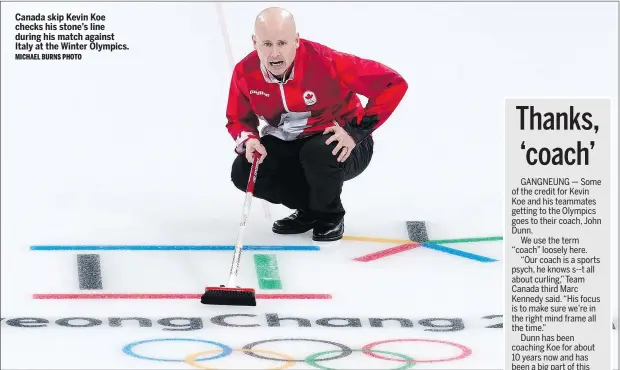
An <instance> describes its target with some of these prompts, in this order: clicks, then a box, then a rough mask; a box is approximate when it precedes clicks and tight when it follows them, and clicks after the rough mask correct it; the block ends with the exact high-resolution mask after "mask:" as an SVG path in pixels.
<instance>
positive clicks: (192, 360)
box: [185, 349, 295, 370]
mask: <svg viewBox="0 0 620 370" xmlns="http://www.w3.org/2000/svg"><path fill="white" fill-rule="evenodd" d="M232 351H233V352H251V353H263V354H267V355H276V356H280V357H282V358H283V359H284V360H286V362H285V363H284V365H282V366H280V367H273V368H271V369H267V370H277V369H288V368H289V367H291V366H293V365H295V359H294V358H292V357H291V356H289V355H285V354H284V353H280V352H275V351H264V350H259V349H233V350H232ZM218 352H222V350H220V349H210V350H208V351H202V352H196V353H191V354H190V355H189V356H187V357H185V362H187V363H188V364H190V365H192V366H193V367H195V368H198V369H206V370H217V369H216V368H214V367H207V366H203V365H200V364H199V363H197V362H196V360H197V359H198V357H200V356H202V355H207V354H209V353H218Z"/></svg>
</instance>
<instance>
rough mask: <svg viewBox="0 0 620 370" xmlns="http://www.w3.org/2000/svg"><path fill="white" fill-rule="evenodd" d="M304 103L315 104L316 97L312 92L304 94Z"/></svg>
mask: <svg viewBox="0 0 620 370" xmlns="http://www.w3.org/2000/svg"><path fill="white" fill-rule="evenodd" d="M304 102H305V103H306V105H312V104H314V103H316V95H314V93H313V92H312V91H306V92H304Z"/></svg>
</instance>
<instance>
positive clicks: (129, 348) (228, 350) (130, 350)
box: [123, 338, 232, 362]
mask: <svg viewBox="0 0 620 370" xmlns="http://www.w3.org/2000/svg"><path fill="white" fill-rule="evenodd" d="M166 341H180V342H200V343H209V344H213V345H216V346H218V347H220V348H221V349H222V350H223V351H222V353H220V354H219V355H215V356H211V357H203V358H197V359H196V361H207V360H215V359H217V358H221V357H226V356H228V355H230V354H231V353H232V348H230V347H228V346H227V345H225V344H223V343H219V342H211V341H208V340H202V339H189V338H162V339H147V340H141V341H139V342H133V343H129V344H127V345H126V346H124V347H123V352H124V353H125V354H126V355H129V356H131V357H135V358H139V359H141V360H151V361H163V362H185V360H184V359H181V360H175V359H168V358H154V357H147V356H142V355H139V354H137V353H135V352H134V351H133V348H134V347H135V346H138V345H140V344H144V343H151V342H166Z"/></svg>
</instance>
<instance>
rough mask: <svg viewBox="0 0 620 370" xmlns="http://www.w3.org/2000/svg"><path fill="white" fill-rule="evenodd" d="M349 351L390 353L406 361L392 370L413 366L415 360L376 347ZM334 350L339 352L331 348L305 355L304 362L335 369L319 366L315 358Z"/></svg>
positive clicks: (319, 367) (327, 369) (318, 366)
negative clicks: (330, 349)
mask: <svg viewBox="0 0 620 370" xmlns="http://www.w3.org/2000/svg"><path fill="white" fill-rule="evenodd" d="M351 351H353V352H372V353H383V354H384V355H392V356H396V357H400V358H402V359H403V360H405V361H407V363H406V364H404V365H403V366H401V367H397V368H395V369H393V370H405V369H409V368H411V367H413V365H414V363H415V360H414V359H413V358H411V357H409V356H407V355H403V354H402V353H396V352H388V351H380V350H378V349H371V350H368V349H351ZM336 352H340V351H339V350H337V349H336V350H332V351H324V352H318V353H315V354H312V355H310V356H308V357H306V363H307V364H308V365H310V366H314V367H316V368H317V369H323V370H337V369H332V368H330V367H325V366H321V365H319V364H317V363H316V359H317V357H321V356H322V355H326V354H328V353H336Z"/></svg>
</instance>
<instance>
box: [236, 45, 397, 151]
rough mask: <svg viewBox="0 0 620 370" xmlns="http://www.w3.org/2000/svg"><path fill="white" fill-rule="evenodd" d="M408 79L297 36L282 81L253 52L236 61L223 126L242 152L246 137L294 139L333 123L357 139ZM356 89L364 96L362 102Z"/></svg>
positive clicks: (388, 109)
mask: <svg viewBox="0 0 620 370" xmlns="http://www.w3.org/2000/svg"><path fill="white" fill-rule="evenodd" d="M407 87H408V85H407V82H406V81H405V80H404V79H403V77H402V76H400V75H399V74H398V73H397V72H395V71H394V70H392V69H390V68H388V67H386V66H385V65H383V64H381V63H378V62H375V61H372V60H368V59H362V58H360V57H357V56H354V55H350V54H346V53H343V52H339V51H336V50H333V49H331V48H329V47H326V46H324V45H321V44H319V43H316V42H311V41H308V40H304V39H300V40H299V48H298V49H297V53H296V55H295V60H294V62H293V66H292V70H291V74H290V76H289V78H288V79H287V80H285V81H284V82H280V81H278V80H277V79H276V78H274V77H273V76H272V75H271V74H270V73H269V72H268V71H267V70H266V69H265V68H264V66H263V65H262V64H261V63H260V60H259V58H258V54H257V52H256V51H253V52H251V53H250V54H248V55H247V56H246V57H245V58H244V59H243V60H241V61H240V62H239V63H237V65H236V66H235V69H234V71H233V76H232V79H231V83H230V91H229V96H228V106H227V108H226V118H227V120H228V121H227V124H226V128H227V129H228V132H229V133H230V135H231V136H232V137H233V139H234V140H235V143H236V148H235V151H236V152H237V153H238V154H241V153H243V152H244V151H245V145H244V144H245V142H246V141H247V140H248V139H249V138H259V137H260V136H261V133H259V132H258V125H259V119H260V120H263V121H265V122H266V123H267V125H266V126H265V127H264V128H263V132H262V135H274V136H276V137H278V138H280V139H283V140H295V139H296V138H301V137H304V136H308V135H312V134H315V133H320V132H323V130H324V129H325V128H326V127H328V126H332V125H334V124H338V125H340V126H343V127H345V128H346V129H347V132H349V134H351V136H352V137H353V139H354V140H355V141H356V142H359V141H361V140H363V139H364V138H366V137H367V136H368V135H370V133H371V132H372V131H374V130H376V129H377V128H378V127H379V126H381V125H382V124H383V123H384V122H385V121H386V120H387V119H388V117H390V115H391V114H392V112H394V110H395V109H396V107H397V106H398V104H399V103H400V101H401V100H402V98H403V96H404V95H405V92H406V91H407ZM356 94H360V95H362V96H365V97H367V98H368V103H367V104H366V107H363V106H362V103H361V101H360V99H359V98H358V96H357V95H356Z"/></svg>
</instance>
